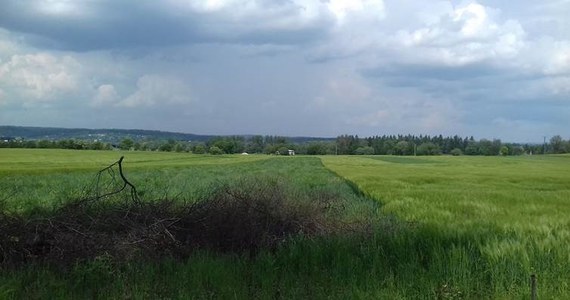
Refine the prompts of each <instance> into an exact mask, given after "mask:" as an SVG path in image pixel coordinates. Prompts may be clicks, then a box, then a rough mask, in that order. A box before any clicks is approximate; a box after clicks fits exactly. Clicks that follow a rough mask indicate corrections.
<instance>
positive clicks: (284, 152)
mask: <svg viewBox="0 0 570 300" xmlns="http://www.w3.org/2000/svg"><path fill="white" fill-rule="evenodd" d="M277 151H279V154H280V155H289V148H288V147H285V146H282V147H279V148H278V149H277Z"/></svg>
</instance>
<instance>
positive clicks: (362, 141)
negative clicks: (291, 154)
mask: <svg viewBox="0 0 570 300" xmlns="http://www.w3.org/2000/svg"><path fill="white" fill-rule="evenodd" d="M0 147H1V148H44V149H47V148H52V149H76V150H85V149H89V150H113V149H122V150H136V151H164V152H192V153H195V154H206V153H210V154H234V153H244V152H246V153H259V154H261V153H264V154H284V155H285V154H288V150H289V149H291V150H295V152H296V153H297V154H306V155H486V156H494V155H523V154H529V155H532V154H546V153H548V154H557V153H570V140H564V139H563V138H562V137H561V136H559V135H556V136H553V137H552V138H551V139H550V140H549V142H548V143H544V144H517V143H503V142H501V140H498V139H493V140H488V139H480V140H475V139H474V138H473V137H463V138H462V137H459V136H457V135H455V136H448V137H444V136H442V135H438V136H429V135H419V136H416V135H383V136H373V137H367V138H359V137H358V135H340V136H338V137H337V138H336V139H335V140H320V141H309V142H297V143H295V142H292V141H291V140H290V139H289V138H287V137H281V136H261V135H256V136H250V137H244V136H220V137H215V138H212V139H210V140H208V141H206V142H191V141H176V140H172V139H171V140H135V139H132V138H124V139H123V140H122V141H121V142H120V143H119V144H118V145H115V144H111V143H107V142H103V141H100V140H92V141H89V140H77V139H63V140H46V139H42V140H23V139H6V140H3V139H0Z"/></svg>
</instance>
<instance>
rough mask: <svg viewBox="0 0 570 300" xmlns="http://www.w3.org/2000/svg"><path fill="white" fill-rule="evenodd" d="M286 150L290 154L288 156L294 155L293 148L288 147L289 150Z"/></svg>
mask: <svg viewBox="0 0 570 300" xmlns="http://www.w3.org/2000/svg"><path fill="white" fill-rule="evenodd" d="M287 151H289V155H290V156H294V155H295V150H291V149H289V150H287Z"/></svg>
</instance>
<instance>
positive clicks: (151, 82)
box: [117, 75, 190, 108]
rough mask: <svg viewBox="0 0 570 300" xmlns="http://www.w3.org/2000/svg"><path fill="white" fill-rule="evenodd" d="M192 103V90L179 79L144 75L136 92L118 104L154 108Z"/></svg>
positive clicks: (139, 80)
mask: <svg viewBox="0 0 570 300" xmlns="http://www.w3.org/2000/svg"><path fill="white" fill-rule="evenodd" d="M189 102H190V89H189V87H188V85H187V84H186V83H184V82H183V81H181V80H180V79H177V78H169V77H162V76H159V75H144V76H142V77H140V78H139V79H138V81H137V89H136V91H135V92H134V93H133V94H131V95H130V96H128V97H127V98H125V99H124V100H122V101H120V102H119V103H117V106H122V107H132V108H134V107H153V106H158V105H173V104H175V105H176V104H186V103H189Z"/></svg>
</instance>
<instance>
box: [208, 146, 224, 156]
mask: <svg viewBox="0 0 570 300" xmlns="http://www.w3.org/2000/svg"><path fill="white" fill-rule="evenodd" d="M208 152H209V153H210V154H212V155H221V154H224V151H223V150H222V149H220V148H219V147H216V146H212V147H210V149H209V150H208Z"/></svg>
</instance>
